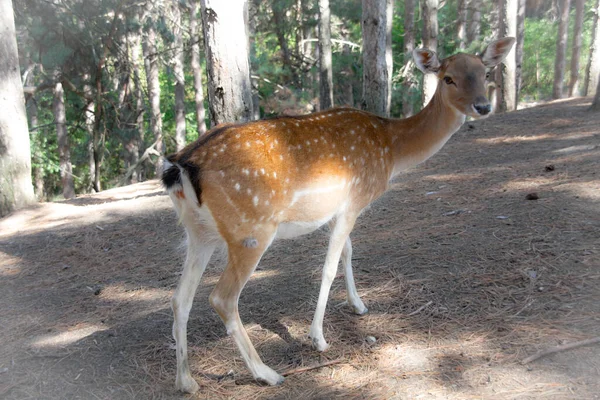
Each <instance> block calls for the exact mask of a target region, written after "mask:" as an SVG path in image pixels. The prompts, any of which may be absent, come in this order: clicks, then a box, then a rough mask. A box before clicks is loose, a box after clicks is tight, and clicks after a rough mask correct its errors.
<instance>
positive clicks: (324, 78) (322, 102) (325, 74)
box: [319, 0, 333, 110]
mask: <svg viewBox="0 0 600 400" xmlns="http://www.w3.org/2000/svg"><path fill="white" fill-rule="evenodd" d="M332 68H333V66H332V61H331V25H330V12H329V0H319V71H320V72H319V79H320V81H319V87H320V90H319V109H320V110H326V109H328V108H331V107H333V72H332V71H333V70H332Z"/></svg>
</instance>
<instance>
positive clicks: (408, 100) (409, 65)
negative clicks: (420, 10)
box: [402, 0, 417, 118]
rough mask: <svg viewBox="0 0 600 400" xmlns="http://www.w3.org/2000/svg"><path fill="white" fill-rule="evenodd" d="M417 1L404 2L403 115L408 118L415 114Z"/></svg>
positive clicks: (408, 0)
mask: <svg viewBox="0 0 600 400" xmlns="http://www.w3.org/2000/svg"><path fill="white" fill-rule="evenodd" d="M416 1H417V0H405V2H404V49H403V50H404V65H405V69H404V71H405V73H404V75H403V77H402V88H403V90H402V115H403V116H404V118H408V117H410V116H411V115H413V114H414V113H415V111H414V107H413V101H412V96H411V92H412V91H413V89H414V86H415V82H414V75H413V71H414V68H413V66H414V63H413V61H412V52H413V50H414V49H415V3H416Z"/></svg>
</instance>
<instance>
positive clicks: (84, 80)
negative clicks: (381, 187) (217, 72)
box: [14, 0, 592, 198]
mask: <svg viewBox="0 0 600 400" xmlns="http://www.w3.org/2000/svg"><path fill="white" fill-rule="evenodd" d="M591 3H592V2H586V14H585V23H584V34H583V38H582V39H583V46H582V52H581V60H580V76H581V80H583V76H584V71H585V67H586V63H587V58H588V56H589V51H588V50H589V46H590V32H591V23H592V13H591V7H592V4H591ZM14 4H15V12H16V22H17V28H18V30H19V35H18V36H19V38H18V40H19V50H20V54H21V57H22V60H21V61H22V68H23V70H25V69H26V68H28V67H29V66H30V65H33V64H36V65H38V67H37V68H35V69H34V72H33V82H34V83H32V84H33V85H40V84H48V87H50V88H51V87H52V83H53V81H54V80H55V79H57V78H56V76H57V74H56V72H58V73H59V74H60V75H61V76H62V77H64V78H66V79H68V81H69V82H71V83H72V84H73V87H74V88H75V90H73V88H67V90H66V105H67V107H66V109H67V121H68V122H67V127H68V133H69V140H70V145H71V161H72V164H73V167H74V169H73V171H74V175H75V183H76V189H77V192H78V193H81V192H85V191H89V190H90V179H89V175H90V171H89V144H90V141H91V137H90V134H89V133H88V131H87V130H86V125H85V115H84V111H83V110H84V107H85V104H86V102H87V101H89V99H88V100H85V99H84V98H83V95H82V92H83V91H84V88H86V87H87V88H88V89H86V90H89V94H88V95H91V96H92V98H93V100H94V101H98V100H99V102H100V103H99V105H100V107H99V108H98V111H99V114H98V115H99V118H100V120H99V122H98V124H97V126H96V128H98V132H99V133H100V134H101V135H100V137H101V139H102V141H101V146H100V151H101V152H102V156H103V159H104V161H103V164H102V166H101V183H102V185H103V186H104V187H105V188H106V187H109V186H113V185H116V184H119V181H120V179H121V178H122V176H123V174H124V172H125V171H126V169H127V168H128V166H129V165H130V163H131V162H132V161H131V156H132V153H131V152H132V151H133V150H132V146H133V145H134V144H137V145H138V147H139V153H140V154H141V153H143V151H144V150H145V149H146V147H147V146H149V145H150V144H152V143H153V142H154V138H153V137H151V133H150V123H149V122H150V121H149V118H150V116H149V113H148V112H147V111H146V112H145V113H144V121H143V127H142V131H143V132H144V134H143V139H142V138H140V137H139V132H138V127H137V126H136V117H137V115H138V112H140V111H143V110H137V109H136V104H135V103H136V98H135V95H134V90H135V84H134V82H133V77H132V75H133V67H132V52H131V50H132V49H131V46H132V43H130V42H128V41H127V40H126V39H127V37H129V36H130V35H131V34H132V33H135V32H140V31H145V30H146V29H147V28H148V27H149V26H151V25H152V26H153V27H154V28H155V30H156V32H157V34H158V36H159V39H158V41H157V42H158V43H157V49H158V50H157V51H158V56H159V59H160V65H161V68H160V75H159V80H160V89H161V99H160V100H161V110H162V122H163V136H164V143H165V145H166V151H167V153H168V152H172V151H174V150H175V139H174V134H175V115H174V85H175V83H174V82H175V80H174V77H173V72H172V70H171V68H170V67H169V58H170V57H171V55H170V51H169V48H170V47H171V46H172V44H173V41H174V35H173V30H172V22H171V20H170V16H169V13H168V6H167V5H163V3H159V2H152V1H149V2H146V3H143V4H137V5H135V6H133V5H131V4H129V5H128V6H124V4H126V3H123V2H121V1H117V0H63V1H60V2H48V1H41V0H22V1H18V2H14ZM127 4H128V3H127ZM404 4H405V2H404V1H395V4H394V7H395V9H394V21H393V28H392V53H393V62H394V72H393V80H392V115H393V116H400V114H401V109H402V101H410V102H412V103H413V105H414V106H415V110H418V108H419V106H420V103H421V87H420V84H421V83H420V81H421V79H422V74H421V73H420V72H418V71H416V68H414V66H409V67H408V68H407V69H404V66H405V65H406V64H407V63H409V62H410V61H411V58H412V56H411V55H409V54H408V55H407V54H403V46H404V35H405V24H404V20H403V19H404V17H403V15H404ZM141 7H143V8H144V10H145V11H150V10H152V11H153V12H154V14H152V13H146V15H147V16H148V18H146V19H144V20H141V19H140V18H139V16H140V15H142V13H141V11H142V10H141ZM250 8H251V13H250V20H251V21H252V23H253V31H254V35H253V36H252V37H251V46H250V47H251V49H250V62H251V71H252V72H251V74H252V80H253V84H254V86H255V87H256V88H257V90H258V96H259V98H260V102H261V103H260V106H261V110H262V116H269V115H274V114H281V113H283V112H307V111H310V110H312V109H313V106H314V105H315V104H316V102H317V101H318V100H317V99H318V93H319V90H318V89H319V87H318V63H317V59H318V52H317V40H316V39H317V37H318V34H317V20H318V12H319V10H318V5H317V1H316V0H268V1H252V2H251V7H250ZM493 8H494V4H493V2H492V1H489V0H486V1H483V2H482V9H481V35H480V37H481V39H480V40H479V41H477V42H473V43H467V49H466V52H471V53H473V52H477V51H480V50H482V49H483V46H484V45H485V44H486V42H487V41H488V40H489V38H490V37H492V28H491V26H492V22H493V21H492V19H493V18H495V14H494V13H493V12H492V10H493ZM538 8H539V7H538ZM116 10H120V11H119V13H118V14H115V11H116ZM330 10H331V35H332V50H333V79H334V100H335V103H336V104H338V105H340V104H346V103H348V102H353V103H354V105H355V106H356V105H358V104H360V100H361V96H362V53H361V46H362V33H361V19H362V2H361V0H330ZM540 10H541V11H540ZM540 10H538V11H537V12H532V13H530V14H531V15H529V16H528V18H527V19H526V24H525V29H526V31H525V42H524V54H526V56H525V57H524V60H523V65H522V71H523V86H522V92H521V94H522V98H521V101H524V100H525V101H529V100H540V99H547V98H549V97H550V94H551V88H552V81H553V78H554V59H555V49H556V30H557V23H556V22H555V17H554V16H553V15H552V13H551V11H552V7H549V6H548V7H547V6H545V7H542V8H540ZM274 11H276V12H278V14H277V18H275V13H274ZM572 13H573V14H574V9H573V10H572ZM457 14H458V10H457V1H446V2H444V5H443V6H442V7H441V8H440V9H439V10H438V21H439V35H438V43H439V47H438V49H437V52H438V54H439V55H440V56H441V57H446V56H449V55H451V54H454V53H455V52H456V49H457V47H458V43H457V41H456V20H457V16H458V15H457ZM115 15H119V18H117V19H115V18H114V16H115ZM151 15H154V16H155V17H154V18H153V19H152V18H149V16H151ZM187 17H188V15H187V12H186V11H185V10H182V22H181V24H182V27H183V28H184V31H185V29H186V27H187ZM573 19H574V18H573V15H572V17H571V21H572V20H573ZM422 21H423V18H422V16H421V11H420V9H419V2H417V5H416V9H415V36H416V47H419V46H420V37H421V32H422V29H423V27H422ZM113 24H115V25H113ZM571 24H572V23H571ZM572 29H573V27H572V26H571V27H570V38H569V41H571V40H572ZM186 34H187V33H186ZM282 38H283V39H284V41H285V45H286V46H285V47H286V48H287V51H288V52H289V54H288V57H287V59H286V57H285V56H284V49H283V48H282V45H281V39H282ZM184 40H185V41H186V42H187V41H188V38H185V39H184ZM108 43H112V45H111V46H110V47H109V48H107V47H106V46H107V44H108ZM348 44H350V45H348ZM569 45H570V43H569ZM185 51H186V57H187V58H188V60H186V62H189V48H186V50H185ZM104 54H106V56H107V57H106V60H105V63H104V64H102V65H99V62H100V60H101V59H102V58H103V57H104ZM570 56H571V54H570V52H569V53H568V54H567V69H568V68H569V65H570V63H569V61H568V59H569V58H570ZM201 58H202V60H203V62H204V58H203V57H201ZM138 61H140V62H141V61H142V60H138ZM186 65H189V64H186ZM99 67H100V68H99ZM98 70H101V75H100V76H96V73H97V71H98ZM140 73H141V76H140V80H141V86H142V89H143V95H144V96H145V99H144V103H145V107H146V109H147V108H148V106H149V105H148V99H147V92H146V80H145V75H144V69H143V66H141V69H140ZM565 76H567V77H568V76H569V72H568V71H567V72H566V74H565ZM98 82H99V83H100V84H101V87H102V89H103V91H102V92H101V93H99V94H98V93H96V87H97V86H96V83H98ZM191 82H192V76H191V71H190V70H189V67H186V83H187V85H186V92H185V93H186V98H185V102H186V129H187V131H186V137H187V140H188V141H192V140H194V139H196V137H197V126H196V118H195V107H194V93H193V87H192V85H191ZM405 82H408V83H410V84H411V85H412V86H410V88H409V89H407V88H406V86H405V85H404V83H405ZM204 83H205V87H206V77H204ZM28 85H30V84H28ZM124 88H127V91H125V92H124V93H126V94H125V96H124V98H120V94H121V93H122V92H123V89H124ZM406 90H409V94H408V96H406V93H405V91H406ZM350 96H351V97H350ZM35 97H36V100H37V102H38V120H39V126H40V128H38V129H34V130H32V131H31V150H32V165H33V170H34V175H36V176H38V177H42V178H43V179H44V181H45V186H46V194H47V196H48V197H49V198H52V197H53V196H55V195H58V194H59V193H60V192H61V188H60V177H59V163H58V151H57V143H56V131H55V129H54V125H53V122H54V116H53V115H52V94H51V93H50V91H45V92H44V91H42V92H39V93H37V94H36V95H35ZM121 97H123V96H121ZM206 97H207V96H205V98H206ZM207 106H208V104H205V107H207ZM207 115H208V113H207ZM138 141H139V143H137V142H138ZM153 170H154V168H153V166H152V165H151V164H149V163H146V165H145V166H144V168H143V171H144V172H143V173H144V174H145V177H146V178H147V177H150V176H152V175H153Z"/></svg>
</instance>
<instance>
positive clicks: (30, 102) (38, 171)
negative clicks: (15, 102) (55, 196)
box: [23, 54, 45, 201]
mask: <svg viewBox="0 0 600 400" xmlns="http://www.w3.org/2000/svg"><path fill="white" fill-rule="evenodd" d="M25 58H26V59H30V55H29V54H27V55H26V57H25ZM35 68H36V65H35V64H34V63H30V65H29V66H28V70H29V73H27V74H24V75H23V84H24V86H25V87H27V86H34V85H35V82H34V79H33V76H34V75H33V72H34V70H35ZM25 108H26V110H27V116H28V118H29V134H30V136H32V137H33V136H39V135H41V133H40V131H39V129H38V125H39V120H38V104H37V100H36V98H35V93H33V94H31V96H29V98H27V99H26V103H25ZM33 157H35V155H32V173H33V184H34V193H35V197H36V199H37V200H38V201H42V200H44V197H45V188H44V169H43V168H40V167H37V168H34V167H33Z"/></svg>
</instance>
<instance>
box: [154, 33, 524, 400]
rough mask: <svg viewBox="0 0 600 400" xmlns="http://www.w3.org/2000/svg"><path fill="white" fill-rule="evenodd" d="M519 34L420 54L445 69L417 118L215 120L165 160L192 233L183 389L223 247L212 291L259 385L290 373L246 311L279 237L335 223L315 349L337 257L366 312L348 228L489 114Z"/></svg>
mask: <svg viewBox="0 0 600 400" xmlns="http://www.w3.org/2000/svg"><path fill="white" fill-rule="evenodd" d="M514 43H515V39H514V38H512V37H506V38H502V39H499V40H496V41H493V42H491V43H490V44H489V45H488V46H487V47H486V48H485V50H484V51H483V52H482V53H481V55H472V54H465V53H458V54H455V55H452V56H450V57H447V58H444V59H440V58H439V57H438V55H437V54H436V53H435V52H434V51H431V50H428V49H416V50H414V52H413V58H414V61H415V64H416V66H417V67H418V69H420V70H421V71H422V72H423V73H425V74H435V75H436V76H437V77H438V85H437V89H436V92H435V94H434V96H433V98H432V99H431V100H430V102H429V103H428V104H427V105H426V106H425V107H424V108H423V109H422V110H421V111H420V112H419V113H417V114H416V115H414V116H412V117H409V118H405V119H392V118H383V117H380V116H377V115H375V114H372V113H369V112H366V111H361V110H357V109H353V108H349V107H341V108H333V109H329V110H325V111H320V112H316V113H312V114H308V115H303V116H283V117H276V118H273V119H266V120H261V121H252V122H246V123H239V124H225V125H218V126H216V127H214V128H213V129H211V130H210V131H209V132H208V133H207V134H205V136H202V137H200V138H199V139H198V140H197V141H195V142H193V143H190V144H189V145H188V146H187V147H185V148H184V149H183V150H181V151H179V152H178V153H175V154H172V155H170V156H168V157H167V158H166V159H165V160H164V167H163V174H162V183H163V185H164V187H165V188H166V191H167V192H168V194H169V196H170V198H171V200H172V203H173V206H174V208H175V210H176V214H177V216H178V218H179V221H180V223H181V224H183V226H184V228H185V232H186V236H187V255H186V258H185V261H184V264H183V272H182V274H181V277H180V280H179V283H178V285H177V288H176V289H175V292H174V294H173V297H172V302H171V306H172V310H173V317H174V322H173V337H174V339H175V345H176V346H175V347H176V359H177V375H176V380H175V385H176V388H177V389H179V390H180V391H183V392H188V393H194V392H196V391H197V390H198V389H199V385H198V383H197V382H196V381H195V380H194V379H193V378H192V375H191V373H190V368H189V362H188V349H187V323H188V318H189V314H190V310H191V307H192V302H193V299H194V296H195V293H196V289H197V287H198V285H199V282H200V280H201V277H202V274H203V273H204V270H205V268H206V265H207V264H208V262H209V260H210V258H211V256H212V255H213V253H214V251H215V249H217V248H224V249H226V252H227V265H226V266H225V268H224V270H223V272H222V273H221V275H220V277H219V280H218V282H217V283H216V285H215V287H214V289H213V290H212V292H211V293H210V295H209V302H210V305H211V306H212V307H213V308H214V310H215V311H216V312H217V314H218V315H219V316H220V318H221V319H222V321H223V323H224V325H225V328H226V329H227V334H228V335H229V336H231V337H232V338H233V340H234V341H235V343H236V344H237V347H238V349H239V351H240V353H241V355H242V358H243V360H244V362H245V364H246V366H247V368H248V369H249V370H250V372H251V373H252V376H253V377H254V379H256V380H257V381H262V382H265V383H267V384H269V385H278V384H281V383H282V382H283V381H284V378H283V376H282V375H280V374H279V373H277V372H276V371H275V370H273V369H272V368H270V367H269V366H267V365H266V364H264V363H263V361H262V360H261V358H260V356H259V355H258V353H257V352H256V350H255V348H254V346H253V345H252V342H251V341H250V338H249V336H248V334H247V332H246V330H245V329H244V326H243V324H242V321H241V319H240V315H239V312H238V299H239V296H240V293H241V292H242V289H243V288H244V286H245V285H246V283H247V282H248V280H249V278H250V276H251V275H252V273H253V272H254V270H255V269H256V267H257V265H258V263H259V261H260V259H261V257H262V255H263V254H264V253H265V251H266V250H267V249H268V248H269V246H270V245H271V244H272V243H273V241H274V240H276V239H288V238H293V237H297V236H301V235H304V234H307V233H309V232H312V231H314V230H316V229H318V228H320V227H322V226H324V225H328V226H329V231H330V234H329V243H328V250H327V255H326V257H325V263H324V266H323V271H322V280H321V286H320V291H319V295H318V300H317V305H316V310H315V313H314V318H313V321H312V324H311V326H310V331H309V337H310V339H311V340H312V345H313V347H314V348H315V349H316V350H317V351H321V352H322V351H325V350H326V349H327V348H328V346H329V345H328V343H327V342H326V340H325V337H324V335H323V319H324V315H325V308H326V305H327V300H328V296H329V292H330V288H331V285H332V282H333V280H334V278H335V276H336V273H337V268H338V264H339V261H340V259H341V263H342V266H343V269H344V276H345V284H346V285H345V286H346V292H347V304H348V306H350V307H351V309H352V310H353V312H354V313H356V314H359V315H362V314H364V313H366V312H367V307H366V306H365V304H364V303H363V301H362V300H361V298H360V296H359V294H358V292H357V290H356V285H355V282H354V277H353V273H352V262H351V259H352V242H351V240H350V233H351V232H352V229H353V227H354V224H355V222H356V220H357V218H358V217H359V215H360V214H361V212H362V211H363V210H364V209H365V208H366V207H367V206H368V205H370V204H371V203H372V202H373V201H375V200H376V199H378V198H379V197H380V196H381V195H383V194H384V193H385V192H386V190H387V189H388V185H389V182H390V181H391V180H392V179H393V178H394V177H396V176H398V175H399V174H400V173H401V172H402V171H405V170H406V169H408V168H411V167H413V166H415V165H417V164H419V163H422V162H423V161H425V160H427V159H428V158H430V157H431V156H433V155H434V154H435V153H436V152H437V151H438V150H440V148H441V147H442V146H443V145H444V144H445V143H446V142H447V141H448V140H449V139H450V137H451V136H452V135H453V134H454V133H455V132H456V131H457V130H458V129H459V128H460V126H461V125H462V124H463V123H464V121H465V118H466V117H467V116H469V117H472V118H474V119H477V118H484V117H487V116H488V115H489V114H490V112H491V106H490V102H489V101H488V99H487V98H486V96H485V94H486V78H487V76H486V75H488V74H487V73H486V72H487V71H489V70H490V69H491V68H493V67H495V66H496V65H498V64H499V63H501V62H502V61H503V60H504V59H505V57H506V56H507V54H508V53H509V51H510V49H511V48H512V46H513V44H514Z"/></svg>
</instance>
